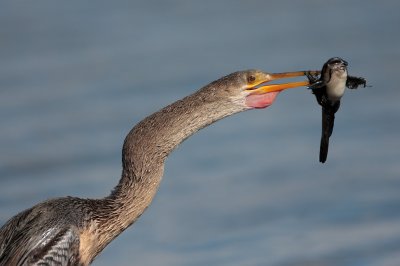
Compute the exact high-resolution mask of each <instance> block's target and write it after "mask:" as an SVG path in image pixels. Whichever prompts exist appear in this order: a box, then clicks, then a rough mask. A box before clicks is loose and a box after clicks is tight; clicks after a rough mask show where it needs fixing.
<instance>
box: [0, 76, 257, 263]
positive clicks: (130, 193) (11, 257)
mask: <svg viewBox="0 0 400 266" xmlns="http://www.w3.org/2000/svg"><path fill="white" fill-rule="evenodd" d="M250 72H251V71H250ZM250 72H249V71H243V72H235V73H233V74H230V75H228V76H226V77H223V78H221V79H219V80H217V81H214V82H213V83H211V84H209V85H207V86H205V87H203V88H202V89H200V90H199V91H197V92H195V93H194V94H192V95H190V96H187V97H185V98H183V99H182V100H179V101H177V102H175V103H173V104H171V105H169V106H167V107H165V108H163V109H161V110H160V111H158V112H156V113H154V114H152V115H150V116H149V117H147V118H145V119H144V120H142V121H141V122H139V123H138V124H137V125H136V126H135V127H134V128H133V129H132V130H131V131H130V133H129V134H128V135H127V137H126V139H125V142H124V145H123V149H122V166H123V170H122V176H121V179H120V181H119V184H118V185H117V186H116V187H115V188H114V190H113V191H112V192H111V194H110V195H109V196H107V197H105V198H103V199H81V198H75V197H64V198H57V199H51V200H48V201H45V202H42V203H39V204H37V205H36V206H34V207H32V208H30V209H28V210H25V211H23V212H21V213H19V214H17V215H16V216H14V217H13V218H11V219H10V220H9V221H8V222H7V223H6V224H5V225H4V226H3V227H2V228H1V229H0V265H1V266H6V265H7V266H17V265H21V266H22V265H57V266H64V265H82V266H85V265H89V264H90V263H91V262H92V261H93V259H94V258H95V257H96V256H97V254H98V253H99V252H101V251H102V250H103V249H104V248H105V247H106V246H107V244H108V243H110V242H111V241H112V240H113V239H114V238H115V237H117V236H118V235H119V234H120V233H121V232H122V231H124V230H125V229H126V228H127V227H129V226H130V225H131V224H132V223H133V222H135V221H136V219H138V217H139V216H140V215H141V214H142V213H143V212H144V210H145V209H146V208H147V207H148V206H149V204H150V203H151V201H152V199H153V197H154V195H155V193H156V191H157V189H158V186H159V183H160V181H161V178H162V175H163V170H164V162H165V159H166V157H167V156H168V154H169V153H170V152H171V151H172V150H173V149H174V148H175V147H176V146H177V145H179V143H181V142H182V141H183V140H185V139H186V138H187V137H189V136H190V135H192V134H193V133H195V132H196V131H198V130H200V129H201V128H203V127H205V126H207V125H209V124H211V123H213V122H215V121H217V120H219V119H221V118H224V117H226V116H228V115H231V114H234V113H237V112H240V111H244V110H246V109H248V108H246V106H244V105H243V104H242V103H241V102H240V101H238V100H237V99H238V98H240V97H237V96H238V95H240V94H241V93H242V90H243V88H244V86H245V84H246V77H247V75H248V73H250Z"/></svg>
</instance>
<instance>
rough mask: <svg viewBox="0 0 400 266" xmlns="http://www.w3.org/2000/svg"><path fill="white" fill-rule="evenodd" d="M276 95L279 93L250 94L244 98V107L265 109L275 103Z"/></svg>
mask: <svg viewBox="0 0 400 266" xmlns="http://www.w3.org/2000/svg"><path fill="white" fill-rule="evenodd" d="M278 94H279V91H274V92H268V93H264V94H250V95H248V96H247V97H246V105H247V106H248V107H251V108H266V107H268V106H270V105H271V104H272V103H273V102H274V101H275V98H276V96H278Z"/></svg>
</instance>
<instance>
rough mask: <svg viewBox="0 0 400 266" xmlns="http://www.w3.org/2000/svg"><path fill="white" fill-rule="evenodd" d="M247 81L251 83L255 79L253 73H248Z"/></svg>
mask: <svg viewBox="0 0 400 266" xmlns="http://www.w3.org/2000/svg"><path fill="white" fill-rule="evenodd" d="M247 81H248V82H249V83H253V82H254V81H256V77H255V76H254V75H250V76H248V77H247Z"/></svg>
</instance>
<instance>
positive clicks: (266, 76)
mask: <svg viewBox="0 0 400 266" xmlns="http://www.w3.org/2000/svg"><path fill="white" fill-rule="evenodd" d="M319 73H320V71H296V72H284V73H262V76H261V77H260V76H259V77H257V79H256V80H257V81H256V82H255V83H254V84H249V86H248V88H246V91H248V92H250V94H265V93H268V92H273V91H283V90H286V89H291V88H297V87H301V86H309V85H310V83H309V81H296V82H289V83H280V84H265V83H267V82H271V81H274V80H277V79H285V78H293V77H301V76H306V75H307V74H312V75H318V74H319Z"/></svg>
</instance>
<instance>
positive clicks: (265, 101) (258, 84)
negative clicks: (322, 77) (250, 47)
mask: <svg viewBox="0 0 400 266" xmlns="http://www.w3.org/2000/svg"><path fill="white" fill-rule="evenodd" d="M307 73H314V74H316V73H319V71H297V72H285V73H267V72H263V71H261V70H255V69H251V70H245V71H238V72H234V73H232V74H229V75H227V76H225V77H223V78H221V79H219V80H216V81H214V82H213V83H211V84H210V85H211V86H212V87H217V88H219V89H218V92H215V93H217V94H220V95H221V96H222V97H225V98H226V97H228V98H229V99H231V100H232V101H233V102H234V103H236V104H238V105H240V106H242V107H243V108H244V109H252V108H265V107H267V106H269V105H271V104H272V103H273V101H274V100H275V98H276V96H277V95H278V94H279V92H280V91H283V90H286V89H289V88H297V87H300V86H308V85H309V82H308V81H297V82H289V83H275V82H274V81H276V80H280V79H284V78H292V77H300V76H305V75H306V74H307ZM271 82H274V83H271Z"/></svg>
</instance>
